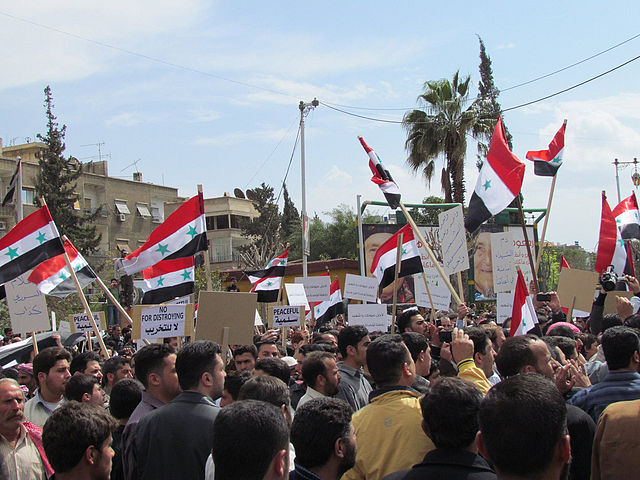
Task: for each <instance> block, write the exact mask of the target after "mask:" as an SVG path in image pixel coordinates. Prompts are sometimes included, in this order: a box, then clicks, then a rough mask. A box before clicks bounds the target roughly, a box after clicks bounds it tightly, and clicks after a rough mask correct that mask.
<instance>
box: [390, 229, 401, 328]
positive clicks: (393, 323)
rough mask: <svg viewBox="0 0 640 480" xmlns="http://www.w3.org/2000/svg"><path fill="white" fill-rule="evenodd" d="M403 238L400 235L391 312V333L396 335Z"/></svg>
mask: <svg viewBox="0 0 640 480" xmlns="http://www.w3.org/2000/svg"><path fill="white" fill-rule="evenodd" d="M402 237H403V234H402V233H399V234H398V246H397V248H396V268H395V271H394V274H393V310H392V311H391V333H396V304H397V301H398V289H397V287H396V283H398V274H399V273H400V268H401V267H402Z"/></svg>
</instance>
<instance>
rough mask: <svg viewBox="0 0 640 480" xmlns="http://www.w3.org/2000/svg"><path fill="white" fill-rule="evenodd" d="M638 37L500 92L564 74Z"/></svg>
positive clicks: (639, 34)
mask: <svg viewBox="0 0 640 480" xmlns="http://www.w3.org/2000/svg"><path fill="white" fill-rule="evenodd" d="M638 37H640V33H638V34H636V35H634V36H633V37H631V38H627V39H626V40H625V41H623V42H620V43H618V44H616V45H614V46H613V47H609V48H607V49H606V50H602V51H601V52H598V53H596V54H595V55H591V56H590V57H587V58H585V59H583V60H580V61H579V62H576V63H572V64H571V65H567V66H566V67H563V68H560V69H558V70H555V71H553V72H551V73H547V74H546V75H541V76H540V77H536V78H533V79H531V80H527V81H526V82H522V83H518V84H517V85H513V86H511V87H508V88H503V89H500V92H507V91H509V90H513V89H514V88H518V87H523V86H524V85H529V84H530V83H533V82H537V81H538V80H542V79H543V78H547V77H550V76H551V75H555V74H556V73H560V72H564V71H565V70H568V69H570V68H572V67H575V66H577V65H580V64H581V63H584V62H586V61H588V60H591V59H592V58H596V57H599V56H600V55H602V54H604V53H607V52H610V51H611V50H613V49H614V48H618V47H619V46H621V45H624V44H625V43H628V42H630V41H631V40H635V39H636V38H638Z"/></svg>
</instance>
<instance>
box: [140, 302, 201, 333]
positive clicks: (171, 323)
mask: <svg viewBox="0 0 640 480" xmlns="http://www.w3.org/2000/svg"><path fill="white" fill-rule="evenodd" d="M132 320H133V331H132V336H133V338H140V339H147V340H152V339H156V338H167V337H188V336H193V304H192V303H188V304H182V305H136V306H135V307H133V315H132Z"/></svg>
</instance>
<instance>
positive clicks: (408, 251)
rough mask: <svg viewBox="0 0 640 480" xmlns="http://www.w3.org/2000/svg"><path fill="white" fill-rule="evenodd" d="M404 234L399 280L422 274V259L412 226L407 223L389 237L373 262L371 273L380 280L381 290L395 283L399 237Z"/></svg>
mask: <svg viewBox="0 0 640 480" xmlns="http://www.w3.org/2000/svg"><path fill="white" fill-rule="evenodd" d="M400 234H402V247H401V248H402V251H401V257H400V270H398V278H400V277H406V276H408V275H413V274H414V273H421V272H422V259H421V258H420V252H419V250H418V245H417V244H416V239H415V237H414V236H413V229H412V228H411V224H409V223H407V224H406V225H405V226H404V227H402V228H401V229H400V230H398V231H397V232H396V233H394V234H393V236H391V237H389V238H388V239H387V240H386V241H385V242H384V243H383V244H382V245H380V247H378V250H376V254H375V255H374V256H373V261H372V262H371V273H372V274H373V275H374V276H375V277H376V278H377V279H378V285H379V287H378V288H379V289H380V290H382V289H383V288H384V287H386V286H387V285H391V284H392V283H393V279H394V276H395V271H396V260H397V248H398V236H399V235H400Z"/></svg>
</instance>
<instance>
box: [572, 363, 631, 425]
mask: <svg viewBox="0 0 640 480" xmlns="http://www.w3.org/2000/svg"><path fill="white" fill-rule="evenodd" d="M637 399H640V375H639V374H638V373H637V372H609V374H608V375H607V376H606V377H604V379H603V380H602V381H601V382H600V383H597V384H595V385H593V386H591V387H589V388H585V389H584V390H581V391H579V392H578V393H576V394H575V395H574V396H573V397H571V398H570V399H569V402H568V403H570V404H571V405H575V406H576V407H580V408H581V409H582V410H584V411H585V412H587V413H588V414H589V415H591V418H593V421H594V422H596V423H598V418H599V417H600V414H601V413H602V412H603V411H604V409H605V408H607V407H608V406H609V405H610V404H612V403H616V402H624V401H627V400H637Z"/></svg>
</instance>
